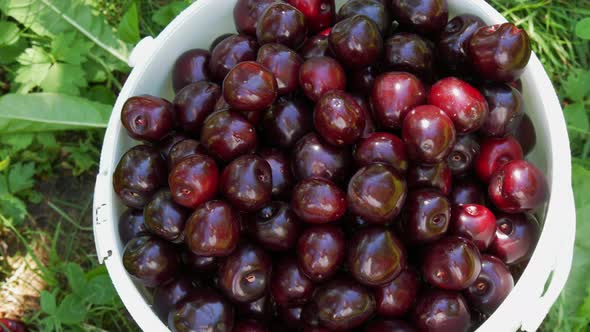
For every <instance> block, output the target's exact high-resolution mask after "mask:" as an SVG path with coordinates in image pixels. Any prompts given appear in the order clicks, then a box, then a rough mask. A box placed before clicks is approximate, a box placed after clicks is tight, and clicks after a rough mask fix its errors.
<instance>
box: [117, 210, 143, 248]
mask: <svg viewBox="0 0 590 332" xmlns="http://www.w3.org/2000/svg"><path fill="white" fill-rule="evenodd" d="M144 220H145V219H144V218H143V211H142V210H136V209H127V210H125V212H123V214H121V216H120V217H119V224H118V229H119V238H120V239H121V242H122V243H123V245H125V244H127V242H129V241H130V240H131V239H132V238H134V237H137V236H140V235H142V234H145V233H147V231H148V230H147V228H146V227H145V222H144Z"/></svg>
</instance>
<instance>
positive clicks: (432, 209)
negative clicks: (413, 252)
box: [403, 189, 451, 244]
mask: <svg viewBox="0 0 590 332" xmlns="http://www.w3.org/2000/svg"><path fill="white" fill-rule="evenodd" d="M450 218H451V204H450V203H449V200H448V199H447V198H446V197H445V196H444V195H443V194H441V193H440V192H439V191H438V190H434V189H420V190H416V191H412V192H410V193H409V194H408V198H407V200H406V205H405V206H404V215H403V233H404V236H405V238H406V239H407V240H408V241H409V242H411V243H415V244H418V243H428V242H432V241H436V240H438V239H440V238H441V237H443V236H444V234H445V233H446V232H447V229H448V227H449V221H450Z"/></svg>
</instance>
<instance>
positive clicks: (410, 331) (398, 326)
mask: <svg viewBox="0 0 590 332" xmlns="http://www.w3.org/2000/svg"><path fill="white" fill-rule="evenodd" d="M363 331H364V332H416V329H415V328H414V327H413V326H412V325H410V324H409V323H408V322H406V321H403V320H374V321H373V322H371V323H369V325H367V327H366V328H365V329H364V330H363Z"/></svg>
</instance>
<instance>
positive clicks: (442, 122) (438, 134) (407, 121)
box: [402, 105, 455, 164]
mask: <svg viewBox="0 0 590 332" xmlns="http://www.w3.org/2000/svg"><path fill="white" fill-rule="evenodd" d="M402 137H403V139H404V141H405V142H406V148H407V150H408V154H409V156H410V158H412V159H414V160H416V161H418V162H423V163H430V164H432V163H438V162H440V161H442V160H444V159H445V158H446V157H447V155H448V154H449V153H450V152H451V149H452V148H453V144H454V143H455V127H454V126H453V121H452V120H451V118H449V116H447V115H446V113H445V112H444V111H442V110H441V109H440V108H438V107H436V106H432V105H424V106H418V107H416V108H414V109H413V110H412V111H410V112H409V113H408V114H407V115H406V117H405V118H404V122H403V127H402Z"/></svg>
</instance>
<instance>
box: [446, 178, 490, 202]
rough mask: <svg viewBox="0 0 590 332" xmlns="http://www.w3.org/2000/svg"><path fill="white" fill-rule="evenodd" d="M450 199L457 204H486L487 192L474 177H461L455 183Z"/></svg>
mask: <svg viewBox="0 0 590 332" xmlns="http://www.w3.org/2000/svg"><path fill="white" fill-rule="evenodd" d="M449 199H450V201H451V203H452V204H453V205H456V204H479V205H485V202H486V192H485V189H484V187H483V186H482V184H481V183H479V181H477V180H476V179H472V178H464V179H459V180H457V181H455V182H454V183H453V190H452V191H451V195H450V196H449Z"/></svg>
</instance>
